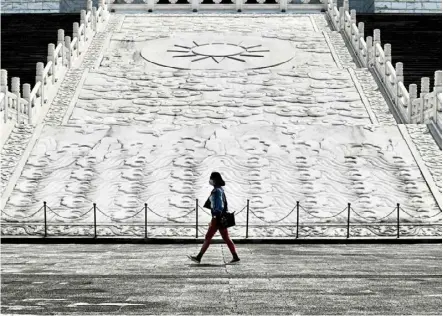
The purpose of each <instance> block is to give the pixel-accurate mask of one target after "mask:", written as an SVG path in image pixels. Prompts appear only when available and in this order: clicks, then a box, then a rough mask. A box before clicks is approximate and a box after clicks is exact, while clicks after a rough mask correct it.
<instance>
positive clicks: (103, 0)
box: [99, 0, 105, 8]
mask: <svg viewBox="0 0 443 316" xmlns="http://www.w3.org/2000/svg"><path fill="white" fill-rule="evenodd" d="M99 2H100V6H101V7H102V8H104V7H105V0H99Z"/></svg>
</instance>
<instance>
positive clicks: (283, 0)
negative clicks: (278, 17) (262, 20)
mask: <svg viewBox="0 0 443 316" xmlns="http://www.w3.org/2000/svg"><path fill="white" fill-rule="evenodd" d="M287 10H288V0H280V11H281V12H286V11H287Z"/></svg>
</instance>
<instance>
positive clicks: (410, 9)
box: [374, 0, 442, 13]
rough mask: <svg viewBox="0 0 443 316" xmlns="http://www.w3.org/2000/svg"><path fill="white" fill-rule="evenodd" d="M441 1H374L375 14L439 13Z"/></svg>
mask: <svg viewBox="0 0 443 316" xmlns="http://www.w3.org/2000/svg"><path fill="white" fill-rule="evenodd" d="M441 2H442V1H441V0H375V6H374V7H375V13H441Z"/></svg>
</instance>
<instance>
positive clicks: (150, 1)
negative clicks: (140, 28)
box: [148, 0, 155, 12]
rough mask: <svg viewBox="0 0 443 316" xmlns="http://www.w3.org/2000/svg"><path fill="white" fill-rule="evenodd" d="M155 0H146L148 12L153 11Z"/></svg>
mask: <svg viewBox="0 0 443 316" xmlns="http://www.w3.org/2000/svg"><path fill="white" fill-rule="evenodd" d="M154 6H155V0H148V12H152V11H154Z"/></svg>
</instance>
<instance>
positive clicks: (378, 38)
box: [374, 29, 381, 49]
mask: <svg viewBox="0 0 443 316" xmlns="http://www.w3.org/2000/svg"><path fill="white" fill-rule="evenodd" d="M376 44H379V45H381V35H380V30H379V29H375V30H374V49H375V45H376Z"/></svg>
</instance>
